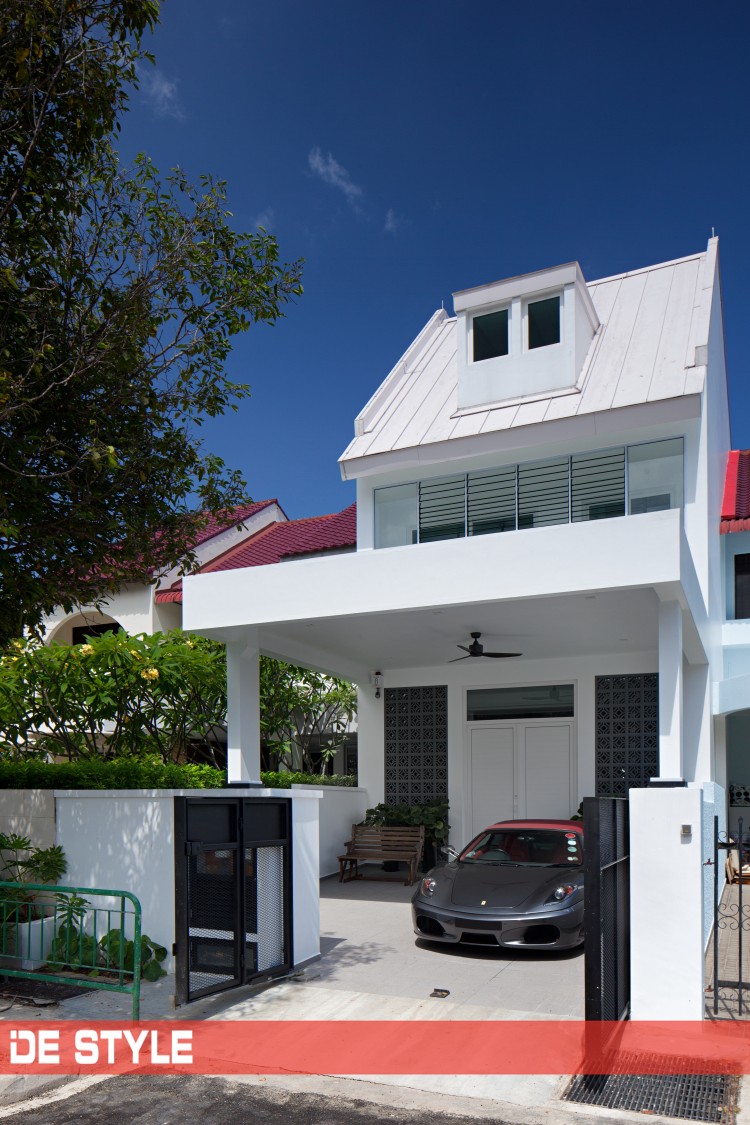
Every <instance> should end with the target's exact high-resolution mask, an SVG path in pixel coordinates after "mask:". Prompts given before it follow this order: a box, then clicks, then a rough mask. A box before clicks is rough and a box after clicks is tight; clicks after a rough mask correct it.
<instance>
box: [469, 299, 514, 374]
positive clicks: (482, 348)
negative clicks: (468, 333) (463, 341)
mask: <svg viewBox="0 0 750 1125" xmlns="http://www.w3.org/2000/svg"><path fill="white" fill-rule="evenodd" d="M471 328H472V337H473V339H472V358H473V360H474V363H479V362H480V361H481V360H483V359H495V358H496V357H497V356H501V355H507V354H508V351H509V347H508V310H507V309H498V311H497V312H491V313H484V315H483V316H475V317H472V321H471Z"/></svg>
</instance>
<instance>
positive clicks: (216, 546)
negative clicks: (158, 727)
mask: <svg viewBox="0 0 750 1125" xmlns="http://www.w3.org/2000/svg"><path fill="white" fill-rule="evenodd" d="M355 546H356V505H350V506H349V507H348V508H346V509H345V510H344V511H342V512H336V513H331V514H329V515H323V516H313V517H310V518H307V519H298V520H290V519H288V517H287V516H286V514H285V512H284V510H283V508H282V507H281V506H280V504H279V502H278V500H275V499H272V500H262V501H258V502H255V503H250V504H247V505H245V506H243V507H240V508H237V509H235V510H234V512H233V513H232V515H231V517H230V518H229V519H227V520H225V521H218V520H212V521H211V522H210V524H209V526H208V527H207V528H206V529H205V530H204V531H203V532H202V533H201V535H200V537H199V538H198V539H197V540H196V542H195V543H194V544H193V545H192V549H193V550H194V552H195V554H196V556H197V560H198V571H197V572H198V573H200V574H204V573H206V574H209V573H214V572H224V571H227V570H234V569H237V568H247V567H256V566H264V565H266V564H268V563H279V562H283V561H285V560H287V559H291V558H298V557H302V556H307V557H310V556H317V555H321V554H327V553H340V552H343V551H351V550H354V548H355ZM181 627H182V577H181V575H180V573H179V571H178V570H177V569H176V568H175V569H172V570H170V571H168V572H167V573H165V574H163V575H161V576H159V577H158V579H157V580H156V581H155V582H154V583H152V584H150V585H149V584H146V583H141V584H136V583H131V584H130V585H128V586H125V587H124V588H123V589H121V590H120V591H119V592H118V593H117V594H114V595H113V596H112V597H111V598H109V599H108V600H107V601H105V602H104V603H102V604H101V605H100V606H79V607H77V608H76V609H75V610H74V611H73V612H70V613H66V612H64V611H63V610H58V611H56V612H55V613H53V614H51V615H50V616H49V617H47V618H45V621H44V628H45V640H46V641H47V643H49V644H52V643H54V644H78V643H81V642H82V641H83V640H84V639H85V638H86V637H89V636H92V635H94V636H97V635H100V634H101V633H104V632H107V631H110V630H119V629H124V630H126V631H127V632H129V633H155V632H164V631H167V630H169V629H178V628H181ZM313 741H314V740H313V739H308V742H309V743H310V745H311V746H312V743H313ZM320 741H321V743H322V745H325V744H326V742H327V740H326V737H325V734H323V735H322V736H321V737H320ZM312 748H313V750H314V747H312ZM331 769H332V771H333V772H335V773H356V770H357V732H356V724H351V725H350V729H349V732H348V733H347V734H346V736H345V740H344V742H343V744H342V746H341V749H340V750H338V751H337V753H336V756H335V758H334V759H333V761H332V763H331Z"/></svg>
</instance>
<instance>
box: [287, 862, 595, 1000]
mask: <svg viewBox="0 0 750 1125" xmlns="http://www.w3.org/2000/svg"><path fill="white" fill-rule="evenodd" d="M375 870H376V869H375V868H373V871H375ZM413 891H414V887H405V886H404V885H403V883H398V882H391V881H385V880H382V879H373V880H370V879H367V880H357V881H352V882H350V883H339V882H338V880H337V878H330V879H324V880H323V881H322V882H321V884H320V894H321V903H320V908H321V924H320V928H321V953H322V955H323V956H322V960H321V961H320V962H319V963H318V964H317V965H314V966H311V967H310V970H309V971H308V974H307V978H308V981H309V984H310V985H311V986H313V987H315V986H317V987H320V988H325V989H330V990H336V989H339V990H342V991H346V992H358V993H368V994H370V995H371V996H373V997H392V998H396V997H399V998H402V999H404V1000H407V999H408V1000H424V999H426V998H427V997H429V995H430V993H431V992H432V990H433V989H434V988H446V989H448V990H449V992H450V998H449V999H450V1002H451V1004H461V1005H472V1006H479V1007H481V1008H487V1009H495V1010H496V1011H497V1010H498V1009H501V1010H503V1011H504V1012H506V1013H507V1014H508V1015H511V1013H512V1014H513V1015H515V1016H516V1017H517V1018H522V1017H523V1016H526V1017H531V1018H536V1019H540V1018H541V1019H544V1018H550V1019H552V1018H555V1019H560V1018H563V1019H564V1018H570V1019H583V1014H584V1012H583V1009H584V996H583V952H582V950H576V951H574V952H563V953H543V954H542V953H538V952H533V951H529V950H508V949H500V948H484V947H481V946H463V945H461V946H457V947H456V946H450V947H448V946H444V945H430V944H429V943H427V942H424V941H422V939H420V938H417V937H415V935H414V933H413V931H412V926H411V909H410V901H411V896H412V894H413ZM488 1018H492V1017H491V1016H489V1013H488Z"/></svg>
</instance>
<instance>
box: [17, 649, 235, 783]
mask: <svg viewBox="0 0 750 1125" xmlns="http://www.w3.org/2000/svg"><path fill="white" fill-rule="evenodd" d="M225 715H226V660H225V656H224V647H223V645H220V644H218V643H217V642H215V641H210V640H207V639H206V638H205V637H193V636H188V635H187V634H185V633H182V632H181V631H179V630H175V631H174V632H171V633H154V634H153V635H151V636H148V635H145V634H144V635H141V636H129V635H128V634H127V633H123V632H120V633H105V634H103V635H102V636H100V637H91V638H90V639H89V641H88V642H87V643H86V644H82V645H54V644H53V645H43V644H40V643H39V642H38V641H35V640H31V641H17V642H15V643H14V644H12V645H11V646H9V648H8V650H7V651H6V654H5V655H4V656H3V657H2V659H0V752H2V753H4V754H5V755H6V756H7V757H9V758H21V757H25V756H28V755H29V754H34V755H44V756H50V757H55V758H67V759H68V760H69V761H78V760H81V759H97V760H98V759H102V758H104V759H109V758H117V757H123V756H135V757H146V756H155V757H159V758H161V760H162V761H163V762H174V761H176V760H178V759H179V758H181V757H183V756H184V754H185V751H186V749H187V747H188V742H189V740H193V739H197V740H206V741H210V740H211V739H212V738H214V737H215V735H216V732H217V730H219V729H220V728H221V727H222V724H223V722H224V719H225Z"/></svg>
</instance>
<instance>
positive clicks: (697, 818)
mask: <svg viewBox="0 0 750 1125" xmlns="http://www.w3.org/2000/svg"><path fill="white" fill-rule="evenodd" d="M703 858H704V857H703V792H702V790H701V789H686V788H672V789H658V788H654V789H631V790H630V924H631V944H630V948H631V1018H632V1019H634V1020H701V1019H703V1015H704V991H703V990H704V948H703V934H704V927H703V908H704V900H703Z"/></svg>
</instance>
